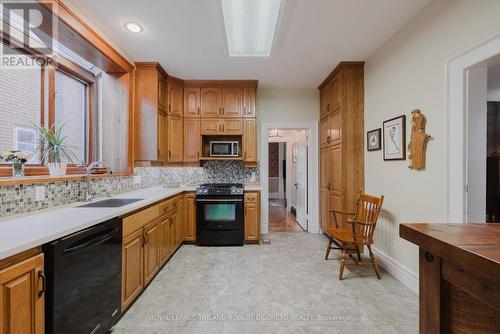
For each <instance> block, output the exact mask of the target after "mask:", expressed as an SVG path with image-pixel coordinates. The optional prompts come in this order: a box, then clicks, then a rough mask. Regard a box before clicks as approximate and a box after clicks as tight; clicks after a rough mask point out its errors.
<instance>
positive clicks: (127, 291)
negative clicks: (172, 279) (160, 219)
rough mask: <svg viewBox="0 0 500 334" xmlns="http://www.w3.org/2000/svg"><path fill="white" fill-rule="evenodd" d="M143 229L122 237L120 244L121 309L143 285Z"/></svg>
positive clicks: (139, 291)
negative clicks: (121, 243) (121, 244)
mask: <svg viewBox="0 0 500 334" xmlns="http://www.w3.org/2000/svg"><path fill="white" fill-rule="evenodd" d="M143 243H144V236H143V229H142V228H141V229H140V230H138V231H136V232H134V233H132V234H130V235H129V236H127V237H126V238H125V239H123V246H122V311H124V310H125V309H126V308H127V307H128V306H129V305H130V304H131V303H132V302H133V301H134V300H135V298H136V297H137V296H138V295H139V294H140V293H141V291H142V288H143V286H144V276H143V275H144V271H143V263H144V262H143V261H144V249H143Z"/></svg>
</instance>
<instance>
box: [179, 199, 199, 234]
mask: <svg viewBox="0 0 500 334" xmlns="http://www.w3.org/2000/svg"><path fill="white" fill-rule="evenodd" d="M184 204H185V217H186V218H185V220H184V223H183V224H182V226H184V241H190V242H194V241H196V195H195V194H187V195H185V197H184Z"/></svg>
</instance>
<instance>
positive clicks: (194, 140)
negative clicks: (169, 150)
mask: <svg viewBox="0 0 500 334" xmlns="http://www.w3.org/2000/svg"><path fill="white" fill-rule="evenodd" d="M200 149H201V132H200V119H199V118H184V161H185V162H198V161H199V158H200Z"/></svg>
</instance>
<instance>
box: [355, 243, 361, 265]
mask: <svg viewBox="0 0 500 334" xmlns="http://www.w3.org/2000/svg"><path fill="white" fill-rule="evenodd" d="M356 254H358V263H357V264H361V254H360V253H359V246H358V244H356Z"/></svg>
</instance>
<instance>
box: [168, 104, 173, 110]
mask: <svg viewBox="0 0 500 334" xmlns="http://www.w3.org/2000/svg"><path fill="white" fill-rule="evenodd" d="M168 111H172V106H171V105H170V103H169V104H168Z"/></svg>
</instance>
